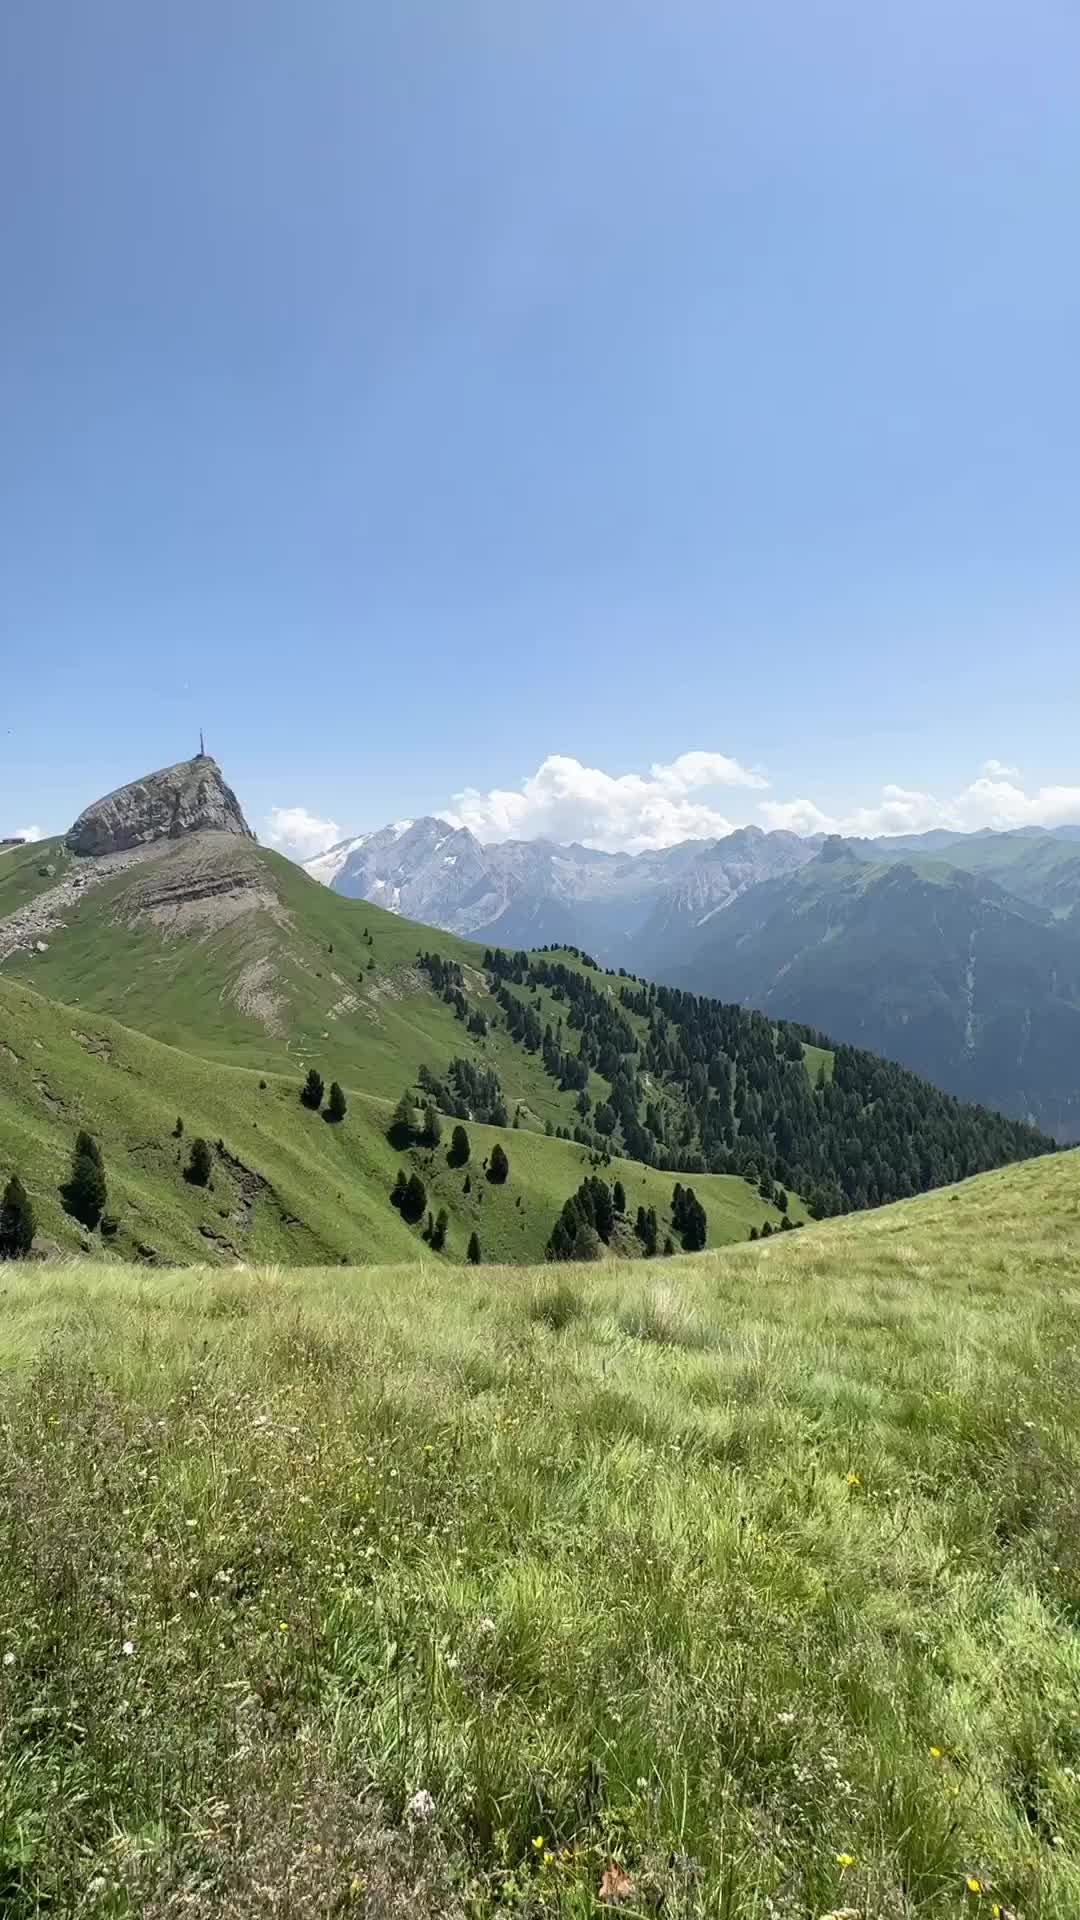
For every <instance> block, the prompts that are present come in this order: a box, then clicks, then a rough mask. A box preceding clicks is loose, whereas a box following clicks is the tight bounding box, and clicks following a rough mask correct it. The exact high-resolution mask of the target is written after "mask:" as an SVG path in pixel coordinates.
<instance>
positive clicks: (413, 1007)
mask: <svg viewBox="0 0 1080 1920" xmlns="http://www.w3.org/2000/svg"><path fill="white" fill-rule="evenodd" d="M46 866H54V867H55V868H56V869H57V871H56V873H55V874H54V875H52V876H51V877H50V876H46V877H43V876H42V873H41V869H42V868H43V867H46ZM5 956H6V957H5ZM0 965H2V972H0V992H10V993H15V994H17V993H18V991H19V990H20V987H21V989H22V991H23V998H22V1000H17V999H15V1000H11V1001H9V1002H8V1006H9V1011H8V1013H7V1015H6V1028H7V1030H6V1031H3V1032H2V1034H0V1037H2V1041H3V1046H4V1048H5V1051H4V1052H3V1053H0V1101H3V1102H4V1103H5V1104H4V1106H2V1107H0V1116H2V1115H3V1113H4V1112H5V1111H6V1119H4V1118H2V1117H0V1127H2V1128H4V1130H5V1131H4V1132H3V1133H2V1134H0V1150H2V1152H3V1158H2V1159H0V1172H3V1173H4V1174H5V1175H6V1171H7V1169H8V1168H9V1167H11V1166H15V1167H17V1168H19V1170H20V1171H21V1173H22V1175H23V1177H24V1178H25V1179H26V1180H27V1183H28V1184H29V1186H30V1187H31V1190H32V1193H33V1196H34V1198H35V1201H40V1207H39V1212H40V1218H41V1225H42V1227H43V1229H44V1231H45V1232H46V1233H47V1234H51V1235H52V1236H54V1237H55V1238H57V1239H58V1240H59V1241H60V1243H61V1245H71V1244H72V1243H73V1235H74V1229H73V1227H72V1226H71V1224H70V1222H69V1221H68V1220H67V1217H66V1216H65V1215H64V1214H63V1213H62V1212H61V1211H60V1209H59V1204H58V1193H59V1186H60V1183H61V1180H62V1178H63V1171H64V1167H65V1163H66V1159H67V1155H68V1153H69V1152H70V1145H71V1141H72V1139H73V1137H74V1134H75V1132H76V1130H77V1128H78V1127H80V1126H83V1127H86V1128H88V1129H89V1130H90V1131H91V1132H95V1133H98V1132H100V1133H101V1135H102V1139H103V1142H104V1144H105V1146H106V1149H107V1154H108V1156H109V1157H110V1167H111V1170H112V1174H113V1202H114V1204H113V1207H112V1209H111V1210H112V1211H116V1212H118V1213H119V1217H120V1221H121V1229H120V1233H119V1235H118V1236H116V1237H115V1238H114V1239H113V1242H112V1244H113V1247H114V1250H115V1251H117V1252H119V1253H121V1254H123V1255H125V1256H126V1257H129V1258H130V1257H132V1256H133V1255H134V1254H135V1252H136V1251H137V1250H138V1248H140V1247H144V1248H145V1247H147V1246H149V1247H151V1248H152V1249H155V1250H156V1254H157V1256H158V1257H163V1258H172V1259H191V1258H193V1257H198V1256H199V1255H200V1254H201V1253H204V1252H205V1251H206V1250H207V1249H210V1250H211V1251H212V1252H213V1253H214V1254H215V1255H216V1256H217V1257H218V1258H220V1259H224V1260H235V1259H237V1258H244V1259H251V1258H262V1259H279V1260H285V1261H290V1262H292V1261H301V1262H311V1261H316V1260H329V1259H336V1260H346V1261H357V1260H359V1261H372V1260H384V1259H386V1260H397V1259H411V1258H416V1257H417V1256H418V1254H419V1252H420V1251H421V1248H420V1245H419V1243H418V1241H417V1239H416V1236H415V1234H414V1232H413V1231H412V1230H410V1229H409V1228H407V1227H405V1226H403V1224H402V1222H401V1220H400V1219H399V1218H398V1217H396V1216H395V1215H394V1214H393V1213H392V1211H391V1209H390V1208H389V1206H388V1204H387V1200H386V1196H387V1192H388V1189H389V1187H390V1185H391V1183H392V1181H393V1178H394V1175H395V1172H396V1169H397V1164H398V1156H397V1155H395V1154H392V1153H391V1150H390V1148H389V1146H388V1143H387V1140H386V1137H385V1135H386V1123H387V1117H388V1111H389V1108H390V1106H391V1105H392V1104H393V1103H395V1102H396V1101H397V1100H398V1098H399V1097H400V1095H401V1094H402V1092H403V1090H404V1089H405V1088H406V1087H410V1086H411V1087H414V1088H415V1086H416V1085H417V1082H418V1081H423V1083H424V1084H425V1086H426V1088H427V1090H428V1092H429V1094H430V1095H431V1097H433V1098H435V1099H437V1101H438V1103H439V1104H440V1106H441V1109H442V1111H443V1113H444V1114H445V1115H446V1116H447V1119H448V1121H450V1122H451V1123H452V1121H453V1119H454V1118H455V1117H460V1118H468V1117H470V1116H472V1115H476V1116H477V1118H478V1119H482V1120H485V1121H492V1122H495V1123H496V1124H497V1125H499V1126H501V1127H505V1130H506V1132H507V1135H508V1139H507V1142H506V1144H507V1146H508V1148H509V1151H510V1155H511V1163H512V1165H513V1167H514V1178H513V1180H512V1181H511V1182H510V1183H509V1184H508V1186H507V1187H506V1188H505V1189H498V1190H493V1189H492V1187H491V1186H490V1184H489V1183H488V1182H487V1181H486V1180H485V1179H484V1178H483V1168H482V1165H481V1166H480V1169H479V1172H477V1171H476V1169H475V1168H474V1170H473V1178H472V1180H471V1184H470V1185H468V1186H467V1185H466V1180H465V1176H464V1174H463V1173H459V1174H454V1173H452V1171H451V1170H450V1169H449V1168H448V1166H447V1164H446V1156H445V1153H442V1154H437V1155H436V1156H434V1158H425V1157H423V1156H422V1155H420V1154H419V1151H418V1149H416V1148H414V1150H413V1153H412V1156H411V1157H412V1169H411V1170H413V1171H418V1172H419V1173H420V1174H421V1175H422V1177H423V1179H424V1182H425V1185H426V1187H427V1189H428V1195H427V1200H428V1206H429V1207H430V1209H431V1211H432V1212H433V1213H436V1214H437V1213H438V1211H439V1210H440V1209H441V1208H445V1209H446V1210H447V1213H448V1216H449V1223H450V1238H449V1243H448V1246H449V1251H451V1252H452V1253H454V1254H457V1255H459V1256H460V1255H461V1254H462V1253H463V1252H464V1250H465V1247H466V1245H467V1242H468V1239H469V1236H470V1234H471V1233H472V1232H474V1231H475V1232H476V1233H478V1235H479V1239H480V1245H481V1248H482V1251H483V1253H484V1254H485V1255H486V1256H487V1257H489V1258H498V1259H501V1260H521V1261H528V1260H532V1259H537V1258H539V1257H540V1256H541V1254H542V1252H543V1249H544V1247H545V1245H546V1243H547V1239H548V1236H549V1234H550V1232H551V1229H552V1225H553V1223H554V1219H555V1215H556V1214H557V1212H558V1211H559V1209H560V1207H561V1206H562V1204H563V1203H564V1202H565V1200H566V1199H567V1198H568V1197H569V1195H570V1194H571V1192H573V1191H574V1190H576V1188H577V1187H578V1186H579V1184H580V1182H581V1180H582V1178H583V1177H584V1175H585V1174H586V1173H587V1172H588V1171H589V1170H590V1168H589V1162H588V1154H589V1153H592V1154H593V1156H594V1158H596V1159H604V1158H606V1157H607V1156H610V1157H611V1161H612V1164H611V1165H609V1166H608V1167H607V1177H608V1179H609V1180H614V1179H615V1178H620V1179H622V1182H623V1185H624V1187H625V1189H626V1194H627V1199H628V1202H629V1206H630V1217H631V1220H632V1219H633V1217H634V1216H635V1215H636V1212H637V1208H638V1206H639V1205H640V1206H644V1207H645V1208H646V1209H648V1208H650V1207H655V1208H656V1211H657V1213H658V1215H659V1216H660V1222H659V1224H660V1229H661V1245H662V1244H663V1238H664V1235H665V1234H666V1230H667V1224H668V1210H669V1207H670V1202H671V1193H672V1188H673V1186H674V1184H675V1180H676V1179H686V1180H692V1181H693V1182H694V1184H695V1189H696V1190H697V1191H698V1193H699V1197H700V1199H701V1201H702V1203H703V1204H704V1206H705V1209H706V1214H707V1217H708V1227H709V1238H710V1241H711V1243H712V1244H718V1243H722V1242H725V1241H728V1240H731V1239H734V1238H741V1237H746V1236H747V1235H748V1233H749V1231H750V1229H751V1227H753V1226H758V1227H760V1226H761V1225H763V1224H764V1223H766V1222H768V1223H769V1224H771V1225H774V1226H775V1225H777V1224H779V1222H780V1220H781V1218H782V1215H781V1213H780V1211H779V1210H777V1209H774V1208H773V1207H772V1205H771V1200H772V1195H773V1192H774V1191H775V1190H779V1191H780V1192H782V1193H784V1194H786V1195H787V1196H789V1197H791V1196H794V1195H801V1196H802V1198H803V1200H804V1201H805V1202H806V1203H807V1205H808V1206H809V1207H810V1210H811V1211H812V1212H814V1213H815V1214H819V1215H820V1214H822V1213H832V1212H838V1211H842V1210H846V1209H847V1208H849V1207H853V1206H865V1205H867V1204H875V1203H877V1202H880V1201H882V1200H887V1199H891V1198H896V1197H898V1196H901V1195H904V1194H908V1193H912V1192H917V1191H919V1190H920V1189H922V1188H924V1187H926V1186H929V1185H933V1184H939V1183H940V1182H941V1181H943V1180H946V1179H949V1178H956V1177H959V1176H961V1175H963V1174H968V1173H973V1172H977V1171H980V1170H982V1169H984V1168H986V1167H989V1166H994V1165H999V1164H1001V1163H1002V1162H1003V1161H1005V1160H1009V1159H1014V1158H1022V1157H1024V1156H1026V1155H1030V1154H1031V1153H1033V1152H1038V1151H1040V1150H1041V1148H1042V1147H1043V1146H1044V1145H1045V1144H1046V1142H1044V1141H1041V1140H1040V1139H1039V1138H1038V1137H1037V1136H1036V1135H1034V1134H1032V1133H1031V1132H1030V1131H1028V1130H1025V1129H1024V1128H1022V1127H1017V1126H1015V1125H1010V1124H1009V1123H1006V1122H1004V1121H1001V1120H999V1119H998V1118H997V1117H996V1116H993V1115H989V1114H977V1113H974V1112H971V1111H969V1112H966V1113H965V1112H963V1111H961V1110H960V1109H958V1108H956V1107H955V1104H954V1103H951V1102H947V1101H944V1100H943V1099H942V1098H941V1096H939V1095H936V1094H934V1093H932V1092H931V1090H930V1089H928V1088H927V1087H925V1086H923V1085H921V1084H920V1083H918V1082H916V1081H915V1080H913V1079H912V1078H911V1076H905V1075H904V1074H902V1073H899V1072H898V1071H896V1070H892V1069H888V1070H885V1069H883V1068H882V1066H881V1063H880V1062H878V1061H876V1060H874V1059H873V1058H871V1057H870V1056H868V1055H862V1056H859V1055H856V1054H855V1053H854V1052H852V1051H851V1050H850V1049H849V1050H847V1051H846V1052H845V1054H844V1057H843V1059H842V1060H841V1061H839V1062H838V1061H837V1059H836V1058H834V1056H833V1055H832V1053H831V1051H830V1050H829V1049H828V1048H827V1047H825V1046H823V1045H818V1044H816V1042H817V1041H818V1039H819V1036H818V1035H816V1034H813V1035H811V1034H809V1033H802V1034H800V1033H796V1032H793V1031H791V1030H785V1029H782V1028H780V1027H778V1026H777V1025H776V1024H775V1023H773V1022H771V1021H765V1020H762V1019H760V1018H759V1017H758V1016H756V1015H749V1014H746V1013H744V1012H742V1011H740V1010H738V1009H736V1008H727V1009H724V1008H720V1007H717V1006H716V1005H715V1004H713V1003H710V1002H706V1001H698V1002H691V1001H690V1000H689V999H688V998H687V997H685V996H684V997H681V998H680V997H678V996H672V995H670V994H661V993H659V992H658V990H656V989H653V988H648V987H646V986H645V985H644V984H643V983H641V982H635V981H632V980H628V979H626V978H620V977H618V976H616V975H613V974H605V973H603V972H602V971H601V970H599V969H597V968H596V967H595V966H593V965H591V964H590V963H588V962H587V961H586V960H585V959H584V957H582V956H575V955H573V954H567V953H553V952H548V953H543V954H537V955H533V956H528V955H525V954H517V955H512V956H507V955H502V954H495V955H492V954H488V953H486V952H485V950H484V949H483V948H480V947H473V946H470V945H469V944H468V943H466V942H464V941H460V940H457V939H455V938H454V937H453V936H450V935H447V934H442V933H439V932H436V931H435V930H433V929H429V928H422V927H417V926H414V925H411V924H410V923H409V922H407V921H403V920H401V919H400V918H399V917H397V916H396V915H394V914H390V913H387V912H384V911H382V910H381V909H379V908H377V907H371V906H369V905H367V904H366V903H363V902H357V901H352V900H348V899H345V898H343V897H341V896H340V895H337V894H334V893H332V892H330V891H329V889H327V888H325V887H322V886H320V885H318V884H317V883H316V882H315V881H314V880H312V879H311V878H309V876H308V875H306V874H305V873H303V872H302V871H301V870H300V869H299V868H297V867H296V866H294V865H292V864H291V863H290V862H289V861H287V860H284V859H282V858H281V857H280V856H279V855H277V854H275V853H273V852H272V851H268V850H267V849H265V848H261V847H259V846H258V845H257V844H256V843H255V842H253V841H250V840H247V839H244V838H242V837H240V836H237V835H232V834H227V833H193V834H190V835H187V836H184V837H182V838H180V839H177V840H163V841H159V842H157V843H155V844H153V845H152V846H147V847H142V848H139V849H138V850H137V851H135V852H134V853H131V854H119V855H112V856H109V857H108V858H106V859H104V860H101V861H98V860H94V859H89V860H79V861H71V860H68V859H67V857H66V856H65V855H64V854H63V852H62V849H59V848H58V847H56V846H53V845H52V844H51V843H50V844H47V845H45V846H44V847H38V848H35V849H33V850H32V851H29V852H28V851H21V852H16V854H15V855H14V856H9V857H8V859H7V860H6V862H5V868H4V869H3V870H2V871H0ZM27 990H30V991H32V993H33V994H35V995H37V996H44V999H42V998H40V997H39V999H38V1000H36V1001H31V1000H30V999H27V998H26V992H27ZM47 1003H51V1004H52V1005H53V1007H54V1008H56V1009H60V1011H57V1012H55V1013H54V1014H51V1015H50V1014H47V1012H46V1011H45V1007H46V1004H47ZM2 1004H3V1003H0V1014H2ZM35 1008H36V1009H37V1011H36V1012H35ZM63 1009H66V1011H63ZM102 1018H106V1019H108V1020H112V1021H115V1022H119V1023H120V1026H121V1027H122V1028H123V1029H124V1030H125V1032H124V1035H119V1034H109V1033H102V1031H101V1030H100V1029H99V1028H98V1026H96V1025H95V1022H96V1021H100V1020H101V1019H102ZM39 1019H40V1020H41V1021H42V1022H43V1023H44V1025H43V1026H42V1030H41V1031H38V1030H37V1026H36V1025H35V1022H36V1021H38V1020H39ZM125 1036H126V1037H125ZM155 1042H156V1043H158V1046H159V1047H164V1048H165V1049H166V1050H167V1051H166V1052H164V1053H155V1052H153V1051H152V1049H151V1043H155ZM148 1049H151V1050H148ZM117 1060H122V1061H123V1062H124V1066H123V1069H122V1070H121V1071H117V1070H116V1066H115V1062H116V1061H117ZM110 1062H113V1064H112V1065H110ZM459 1063H463V1069H460V1070H459ZM822 1067H824V1069H825V1071H824V1073H822V1072H821V1068H822ZM311 1068H316V1069H317V1070H318V1071H320V1072H321V1073H322V1075H323V1077H324V1079H325V1081H326V1082H327V1083H329V1082H330V1081H332V1080H337V1081H339V1082H340V1083H341V1084H342V1085H343V1086H344V1088H345V1090H346V1094H347V1096H348V1098H349V1102H350V1112H349V1118H348V1121H347V1123H346V1125H345V1127H344V1128H343V1129H341V1130H340V1132H339V1131H336V1130H335V1129H333V1128H326V1127H324V1126H322V1125H320V1124H317V1123H315V1122H313V1121H312V1119H311V1117H310V1116H309V1115H307V1114H306V1113H305V1112H304V1111H303V1109H301V1108H299V1107H298V1104H297V1101H296V1089H297V1086H298V1084H299V1083H300V1081H302V1079H303V1077H304V1075H305V1073H306V1072H307V1071H308V1070H309V1069H311ZM481 1078H483V1079H485V1080H486V1081H487V1082H489V1083H490V1085H489V1092H490V1093H491V1096H492V1097H490V1098H486V1099H482V1098H480V1097H479V1088H480V1079H481ZM262 1082H265V1084H260V1083H262ZM819 1082H820V1084H819ZM178 1115H179V1117H180V1118H181V1119H182V1120H183V1123H184V1132H185V1138H186V1139H188V1140H190V1139H191V1138H192V1137H194V1136H195V1135H202V1136H205V1137H206V1138H208V1139H209V1140H211V1141H219V1140H220V1141H221V1142H223V1150H222V1153H221V1155H220V1158H219V1164H218V1169H217V1173H216V1175H215V1189H214V1193H213V1194H212V1195H209V1196H208V1195H206V1194H204V1193H202V1192H201V1190H197V1189H196V1190H193V1189H191V1188H189V1187H188V1186H187V1185H186V1184H185V1183H184V1181H183V1179H182V1177H181V1166H182V1161H183V1157H184V1153H185V1151H186V1150H184V1149H182V1148H181V1147H180V1146H179V1145H178V1143H177V1142H176V1141H174V1140H173V1139H172V1137H171V1129H172V1126H173V1123H174V1121H175V1119H176V1117H177V1116H178ZM512 1123H516V1124H512ZM493 1141H494V1136H491V1138H490V1139H488V1137H487V1136H486V1135H485V1134H483V1132H482V1131H481V1132H480V1134H479V1135H478V1137H477V1141H476V1143H475V1158H476V1160H477V1161H479V1162H482V1161H483V1159H484V1156H485V1154H486V1152H487V1151H488V1150H489V1147H490V1145H491V1144H493ZM625 1162H632V1163H633V1166H632V1168H631V1169H629V1170H628V1169H627V1167H626V1165H624V1164H622V1163H625ZM661 1167H663V1168H666V1169H667V1171H666V1172H665V1173H661V1172H660V1171H659V1168H661ZM774 1183H775V1184H774ZM762 1192H764V1193H765V1194H766V1196H767V1199H768V1204H767V1203H766V1201H763V1200H762V1199H761V1193H762ZM789 1212H790V1214H791V1217H792V1218H793V1219H798V1218H800V1217H801V1212H802V1209H801V1208H800V1206H799V1205H798V1203H797V1202H796V1204H795V1206H794V1208H793V1209H789ZM618 1243H619V1244H621V1246H622V1248H623V1250H624V1251H627V1252H629V1251H630V1250H631V1247H632V1245H633V1244H634V1243H633V1241H632V1237H631V1235H630V1233H629V1231H627V1232H625V1233H623V1234H622V1235H621V1238H620V1240H619V1242H618ZM141 1257H144V1258H145V1257H150V1256H147V1255H145V1254H144V1255H142V1256H141Z"/></svg>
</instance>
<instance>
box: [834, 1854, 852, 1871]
mask: <svg viewBox="0 0 1080 1920" xmlns="http://www.w3.org/2000/svg"><path fill="white" fill-rule="evenodd" d="M836 1864H837V1866H838V1867H839V1869H840V1871H841V1873H846V1872H847V1870H848V1868H849V1867H853V1866H854V1865H855V1855H854V1854H853V1853H838V1854H837V1856H836Z"/></svg>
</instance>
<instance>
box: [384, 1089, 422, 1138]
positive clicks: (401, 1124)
mask: <svg viewBox="0 0 1080 1920" xmlns="http://www.w3.org/2000/svg"><path fill="white" fill-rule="evenodd" d="M415 1128H416V1108H415V1107H414V1105H413V1097H412V1093H411V1091H410V1089H409V1088H408V1087H406V1089H405V1091H404V1093H403V1094H402V1096H401V1099H400V1100H399V1101H398V1103H397V1106H396V1107H395V1108H394V1111H393V1113H392V1114H391V1116H390V1125H389V1127H388V1128H387V1132H388V1134H389V1137H390V1139H391V1140H392V1141H393V1142H394V1145H395V1146H400V1147H405V1146H408V1144H409V1141H410V1140H411V1139H412V1137H413V1133H414V1131H415Z"/></svg>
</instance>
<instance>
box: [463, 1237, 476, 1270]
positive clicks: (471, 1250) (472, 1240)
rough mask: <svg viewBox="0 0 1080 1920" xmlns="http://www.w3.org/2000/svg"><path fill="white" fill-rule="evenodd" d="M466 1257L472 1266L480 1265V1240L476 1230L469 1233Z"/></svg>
mask: <svg viewBox="0 0 1080 1920" xmlns="http://www.w3.org/2000/svg"><path fill="white" fill-rule="evenodd" d="M465 1258H466V1259H467V1260H468V1262H469V1265H470V1266H473V1267H478V1266H479V1265H480V1240H479V1236H478V1235H477V1234H476V1233H475V1232H474V1233H470V1235H469V1246H468V1251H467V1252H466V1255H465Z"/></svg>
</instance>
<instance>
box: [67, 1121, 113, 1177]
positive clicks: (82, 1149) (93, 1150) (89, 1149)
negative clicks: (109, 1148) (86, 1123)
mask: <svg viewBox="0 0 1080 1920" xmlns="http://www.w3.org/2000/svg"><path fill="white" fill-rule="evenodd" d="M84 1154H85V1156H86V1158H87V1159H88V1160H92V1161H93V1162H94V1165H95V1166H96V1167H101V1166H104V1164H105V1163H104V1161H103V1160H102V1158H101V1148H100V1147H99V1146H98V1143H97V1141H96V1140H95V1139H94V1136H93V1134H92V1133H87V1132H85V1130H84V1129H83V1128H82V1127H80V1128H79V1131H78V1133H77V1134H76V1135H75V1146H74V1149H73V1152H72V1160H73V1161H75V1160H79V1159H81V1158H82V1156H83V1155H84Z"/></svg>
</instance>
